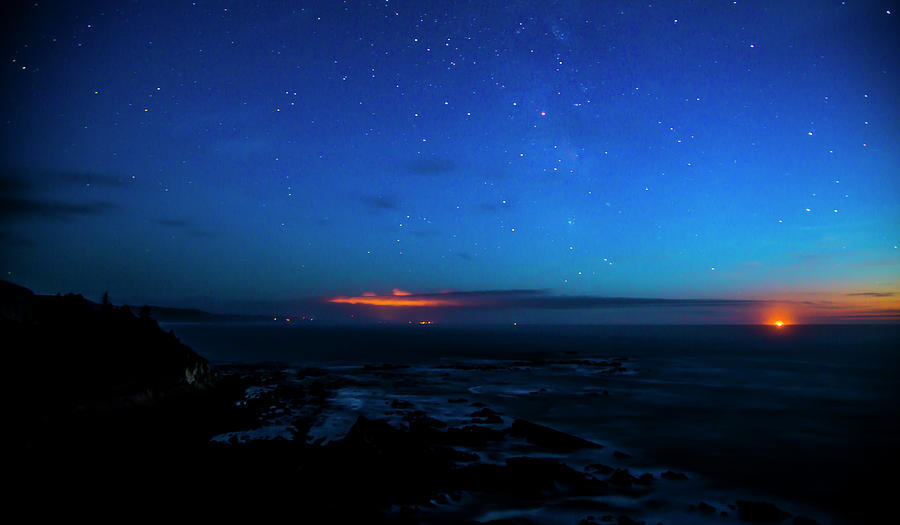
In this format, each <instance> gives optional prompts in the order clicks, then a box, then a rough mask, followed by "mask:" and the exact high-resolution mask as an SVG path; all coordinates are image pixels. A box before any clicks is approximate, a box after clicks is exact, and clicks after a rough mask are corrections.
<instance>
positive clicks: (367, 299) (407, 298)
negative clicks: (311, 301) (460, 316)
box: [328, 292, 460, 307]
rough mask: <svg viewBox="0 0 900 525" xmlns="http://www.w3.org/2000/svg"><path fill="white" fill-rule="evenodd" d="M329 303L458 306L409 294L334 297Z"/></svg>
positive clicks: (452, 301) (446, 300)
mask: <svg viewBox="0 0 900 525" xmlns="http://www.w3.org/2000/svg"><path fill="white" fill-rule="evenodd" d="M328 302H329V303H343V304H367V305H370V306H401V307H402V306H407V307H423V306H432V307H434V306H459V305H460V303H459V302H458V301H454V300H451V299H438V298H435V297H418V296H414V295H413V294H411V293H406V292H404V293H402V294H396V293H395V294H394V295H361V296H356V297H335V298H333V299H329V300H328Z"/></svg>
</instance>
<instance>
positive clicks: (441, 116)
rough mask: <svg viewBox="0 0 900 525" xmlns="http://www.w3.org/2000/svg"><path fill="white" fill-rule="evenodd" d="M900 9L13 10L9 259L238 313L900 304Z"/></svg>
mask: <svg viewBox="0 0 900 525" xmlns="http://www.w3.org/2000/svg"><path fill="white" fill-rule="evenodd" d="M894 8H895V6H893V4H892V3H891V2H863V1H850V0H848V1H845V2H841V1H820V0H816V1H808V2H753V1H738V2H733V1H730V0H729V1H700V2H659V3H657V2H649V3H648V2H643V3H637V2H631V1H627V2H626V1H622V2H575V1H565V2H482V1H474V2H459V1H448V2H413V1H410V2H398V1H389V2H388V1H373V2H352V1H348V2H322V1H317V2H253V3H250V2H237V1H235V2H205V1H196V2H191V1H180V2H174V1H170V2H128V3H122V2H109V3H104V2H37V3H35V2H18V3H15V5H14V6H12V7H4V9H5V10H6V12H5V13H4V16H3V18H4V19H5V27H4V36H3V58H4V61H5V62H4V64H5V65H4V66H3V70H2V71H3V73H2V74H3V92H4V96H3V98H2V101H0V108H2V109H0V111H2V117H3V118H2V121H0V123H2V129H3V141H4V144H5V147H4V149H3V156H2V159H0V161H2V164H0V166H2V168H3V173H2V179H0V191H2V208H0V243H2V244H0V246H2V252H0V253H2V255H0V269H2V271H3V273H4V276H3V278H4V279H7V280H11V281H14V282H17V283H19V284H23V285H26V286H29V287H32V288H34V289H36V290H38V291H42V292H56V291H72V290H74V291H79V292H86V293H88V294H96V295H98V294H100V293H102V292H103V291H104V290H109V291H110V294H111V295H112V296H113V298H114V299H115V298H121V300H128V301H135V302H140V301H154V302H166V303H168V304H184V305H199V306H209V305H213V306H215V305H219V306H218V307H219V308H223V309H228V305H235V304H237V303H236V301H247V300H258V301H270V302H272V301H280V300H288V299H295V298H329V297H334V296H357V295H360V294H362V293H363V292H374V293H379V294H390V293H391V290H392V289H394V288H399V289H402V290H409V291H411V292H413V293H417V294H430V293H437V292H440V291H442V290H455V291H469V292H480V291H496V290H532V291H534V290H538V291H539V292H538V294H539V295H540V296H542V297H543V296H552V297H557V296H563V297H568V296H578V297H590V298H598V297H643V298H648V297H649V298H668V299H684V298H690V299H727V300H745V299H746V300H751V299H752V300H768V299H778V300H786V301H787V300H789V301H818V302H819V306H822V305H825V304H827V303H826V302H823V301H836V302H835V303H834V304H836V305H837V304H838V303H840V301H838V299H842V300H843V299H845V300H847V301H851V302H854V301H855V302H854V304H855V307H858V308H863V309H865V308H869V307H871V308H875V307H876V306H877V307H878V308H882V309H891V308H892V309H893V311H894V313H897V312H900V309H898V305H897V304H896V303H897V299H896V297H897V296H900V286H898V276H900V250H898V248H897V246H898V244H900V231H898V225H900V203H898V196H900V157H898V147H897V145H898V143H900V128H898V122H900V104H898V94H900V92H898V89H897V86H898V65H900V64H898V62H900V58H898V55H897V50H898V49H900V37H898V35H900V27H898V22H897V17H898V16H900V13H898V12H894V11H893V9H894ZM850 294H881V295H850ZM876 300H877V301H881V302H878V303H877V304H875V303H872V304H869V303H865V304H863V303H860V301H870V302H871V301H876ZM541 304H544V303H541ZM567 304H568V303H567ZM592 304H594V303H592ZM841 304H843V303H841ZM595 307H596V304H594V306H588V307H585V308H586V310H588V311H580V314H579V315H581V316H582V318H583V319H590V316H591V315H593V314H592V313H591V312H592V311H593V308H595ZM566 308H575V309H580V310H585V309H583V308H581V307H577V306H574V305H571V304H569V306H566ZM638 310H639V309H633V308H632V309H628V312H635V311H638ZM675 310H677V308H676V309H675ZM639 315H643V314H632V313H625V314H621V315H620V318H619V320H629V319H631V318H629V316H633V317H634V316H638V317H639ZM703 315H704V314H703V313H702V312H700V313H698V314H697V315H695V316H694V317H692V320H694V321H696V320H698V319H699V320H703V319H704V318H703ZM710 315H711V316H712V317H715V316H714V315H713V314H710ZM754 315H756V314H754ZM667 316H668V317H667ZM698 316H699V317H698ZM657 317H659V316H657ZM712 317H710V319H712ZM634 318H637V317H634ZM654 319H656V318H654ZM659 320H660V321H666V320H670V321H671V320H675V321H677V320H678V314H677V313H672V314H664V315H661V317H660V319H659Z"/></svg>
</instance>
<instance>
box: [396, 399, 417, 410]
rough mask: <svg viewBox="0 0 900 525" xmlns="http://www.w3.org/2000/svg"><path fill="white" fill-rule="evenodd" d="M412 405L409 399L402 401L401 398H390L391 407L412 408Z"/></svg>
mask: <svg viewBox="0 0 900 525" xmlns="http://www.w3.org/2000/svg"><path fill="white" fill-rule="evenodd" d="M412 407H413V404H412V403H410V402H409V401H404V400H402V399H392V400H391V408H398V409H407V408H412Z"/></svg>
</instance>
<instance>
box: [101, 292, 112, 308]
mask: <svg viewBox="0 0 900 525" xmlns="http://www.w3.org/2000/svg"><path fill="white" fill-rule="evenodd" d="M102 303H103V306H105V307H107V308H109V307H110V306H112V303H111V302H109V291H106V292H103V299H102Z"/></svg>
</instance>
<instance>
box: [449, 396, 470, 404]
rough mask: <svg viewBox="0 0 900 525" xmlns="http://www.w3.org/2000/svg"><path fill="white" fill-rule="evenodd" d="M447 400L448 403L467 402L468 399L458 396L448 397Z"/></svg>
mask: <svg viewBox="0 0 900 525" xmlns="http://www.w3.org/2000/svg"><path fill="white" fill-rule="evenodd" d="M447 402H448V403H468V402H469V400H468V399H466V398H464V397H460V398H457V399H448V400H447Z"/></svg>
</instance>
